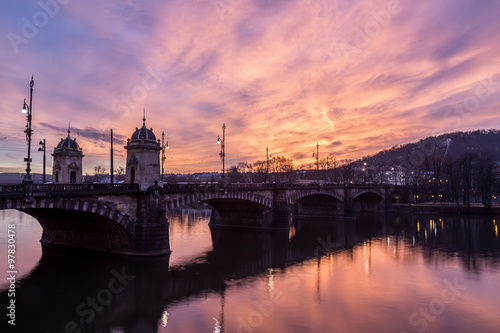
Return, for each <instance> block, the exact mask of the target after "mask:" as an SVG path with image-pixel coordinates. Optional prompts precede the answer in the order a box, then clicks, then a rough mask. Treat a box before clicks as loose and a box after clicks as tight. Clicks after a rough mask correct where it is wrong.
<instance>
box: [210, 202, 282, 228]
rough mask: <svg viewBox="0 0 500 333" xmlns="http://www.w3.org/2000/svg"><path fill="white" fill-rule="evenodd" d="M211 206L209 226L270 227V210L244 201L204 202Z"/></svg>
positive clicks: (271, 213)
mask: <svg viewBox="0 0 500 333" xmlns="http://www.w3.org/2000/svg"><path fill="white" fill-rule="evenodd" d="M206 202H207V203H208V204H209V205H210V206H212V214H211V216H210V223H209V224H210V225H211V226H231V227H257V228H258V227H262V228H266V227H271V224H272V215H273V212H272V209H271V208H268V207H267V206H264V205H261V204H258V203H256V202H253V201H249V200H244V199H231V198H226V199H222V198H217V199H210V200H207V201H206Z"/></svg>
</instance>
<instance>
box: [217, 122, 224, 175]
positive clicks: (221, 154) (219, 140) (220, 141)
mask: <svg viewBox="0 0 500 333" xmlns="http://www.w3.org/2000/svg"><path fill="white" fill-rule="evenodd" d="M217 144H218V145H219V144H220V153H219V155H220V158H221V159H222V181H223V182H225V181H226V170H225V166H224V163H225V160H226V124H225V123H224V124H223V125H222V140H221V138H220V136H217Z"/></svg>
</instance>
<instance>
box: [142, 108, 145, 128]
mask: <svg viewBox="0 0 500 333" xmlns="http://www.w3.org/2000/svg"><path fill="white" fill-rule="evenodd" d="M142 126H146V108H144V115H143V116H142Z"/></svg>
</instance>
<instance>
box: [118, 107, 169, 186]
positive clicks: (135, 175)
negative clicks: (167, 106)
mask: <svg viewBox="0 0 500 333" xmlns="http://www.w3.org/2000/svg"><path fill="white" fill-rule="evenodd" d="M125 149H126V150H127V169H126V176H125V182H127V183H136V184H140V186H141V189H142V190H145V189H147V188H148V187H150V186H152V185H153V184H154V183H155V181H156V182H158V181H160V151H161V150H162V146H161V144H160V140H159V139H158V141H157V140H156V136H155V134H154V133H153V128H147V127H146V114H145V113H144V117H143V118H142V127H141V128H137V127H136V128H135V132H134V133H133V134H132V136H131V137H130V139H128V140H127V145H126V146H125Z"/></svg>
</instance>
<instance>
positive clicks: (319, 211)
mask: <svg viewBox="0 0 500 333" xmlns="http://www.w3.org/2000/svg"><path fill="white" fill-rule="evenodd" d="M343 199H344V198H343V196H342V195H340V194H339V193H337V192H335V191H317V190H316V191H314V190H308V191H301V192H298V193H295V194H293V195H292V196H290V198H289V200H290V201H289V203H293V205H294V214H295V215H296V216H316V217H339V216H342V215H344V202H343Z"/></svg>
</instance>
